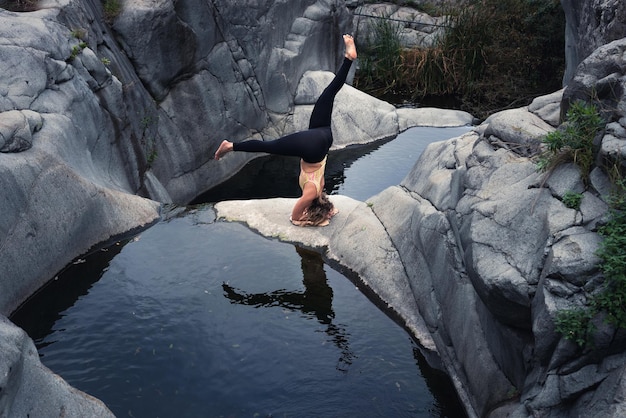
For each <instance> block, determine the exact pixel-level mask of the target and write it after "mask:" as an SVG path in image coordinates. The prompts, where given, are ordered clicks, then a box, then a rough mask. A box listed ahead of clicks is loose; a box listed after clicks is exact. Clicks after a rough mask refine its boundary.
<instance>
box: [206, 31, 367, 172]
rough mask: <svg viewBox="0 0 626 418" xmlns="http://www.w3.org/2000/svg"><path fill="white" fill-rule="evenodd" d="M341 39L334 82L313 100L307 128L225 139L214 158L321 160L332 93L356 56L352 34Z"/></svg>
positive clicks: (328, 143) (329, 137) (327, 139)
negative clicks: (252, 155)
mask: <svg viewBox="0 0 626 418" xmlns="http://www.w3.org/2000/svg"><path fill="white" fill-rule="evenodd" d="M343 39H344V43H345V45H346V52H345V59H344V61H343V63H342V65H341V68H340V69H339V71H338V72H337V74H336V75H335V78H334V79H333V81H332V82H331V83H330V84H329V85H328V86H327V87H326V89H324V91H323V92H322V94H321V95H320V97H319V98H318V100H317V102H316V103H315V106H314V107H313V112H312V114H311V119H310V121H309V130H307V131H302V132H296V133H294V134H290V135H287V136H284V137H282V138H278V139H276V140H273V141H259V140H248V141H243V142H236V143H232V142H230V141H227V140H224V141H222V143H221V144H220V146H219V148H218V149H217V151H216V152H215V159H216V160H219V159H220V158H221V157H222V156H223V155H224V154H226V153H228V152H231V151H246V152H266V153H269V154H278V155H287V156H295V157H300V158H302V159H303V160H304V161H306V162H309V163H316V162H319V161H322V160H323V159H324V156H326V154H327V153H328V149H329V148H330V146H331V145H332V142H333V137H332V133H331V130H330V122H331V116H332V111H333V103H334V101H335V96H336V95H337V93H338V92H339V90H341V87H343V85H344V83H345V82H346V78H347V76H348V72H349V71H350V67H351V65H352V61H354V60H355V59H356V57H357V53H356V47H355V46H354V39H353V38H352V36H350V35H344V36H343Z"/></svg>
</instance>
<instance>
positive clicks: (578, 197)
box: [563, 190, 583, 210]
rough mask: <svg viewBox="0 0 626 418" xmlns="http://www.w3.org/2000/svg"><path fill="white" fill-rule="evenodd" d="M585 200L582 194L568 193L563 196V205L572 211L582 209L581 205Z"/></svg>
mask: <svg viewBox="0 0 626 418" xmlns="http://www.w3.org/2000/svg"><path fill="white" fill-rule="evenodd" d="M582 200H583V195H582V193H576V192H572V191H571V190H570V191H567V192H565V194H564V195H563V204H564V205H565V206H566V207H568V208H570V209H576V210H579V209H580V203H581V202H582Z"/></svg>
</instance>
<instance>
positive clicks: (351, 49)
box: [343, 34, 356, 61]
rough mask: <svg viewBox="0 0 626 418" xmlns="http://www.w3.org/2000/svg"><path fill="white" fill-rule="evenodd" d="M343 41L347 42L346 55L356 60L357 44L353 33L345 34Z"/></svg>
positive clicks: (351, 59)
mask: <svg viewBox="0 0 626 418" xmlns="http://www.w3.org/2000/svg"><path fill="white" fill-rule="evenodd" d="M343 42H344V43H345V44H346V54H345V57H346V58H348V59H349V60H350V61H354V60H355V59H356V45H354V38H353V37H352V35H348V34H346V35H343Z"/></svg>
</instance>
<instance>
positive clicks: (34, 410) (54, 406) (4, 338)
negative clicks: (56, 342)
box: [0, 316, 114, 418]
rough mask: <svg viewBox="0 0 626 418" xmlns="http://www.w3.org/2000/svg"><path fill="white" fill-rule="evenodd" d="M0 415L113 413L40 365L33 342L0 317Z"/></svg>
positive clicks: (76, 416) (104, 415) (76, 417)
mask: <svg viewBox="0 0 626 418" xmlns="http://www.w3.org/2000/svg"><path fill="white" fill-rule="evenodd" d="M0 352H1V353H2V356H0V393H1V394H2V396H0V416H3V417H18V416H24V417H28V416H31V417H53V416H59V417H68V418H69V417H74V418H82V417H101V418H109V417H110V418H113V417H114V415H113V413H112V412H111V411H110V410H109V409H108V408H107V407H106V406H105V405H104V404H103V403H102V402H101V401H99V400H97V399H95V398H93V397H92V396H89V395H87V394H86V393H84V392H81V391H79V390H76V389H74V388H73V387H71V386H70V385H68V384H67V383H66V382H65V381H64V380H63V379H61V378H60V377H59V376H57V375H55V374H53V373H52V372H51V371H50V370H49V369H48V368H46V367H45V366H43V365H42V364H41V361H40V360H39V355H38V354H37V349H36V348H35V344H33V341H32V340H31V339H30V338H28V335H26V333H25V332H24V331H22V330H21V329H20V328H18V327H16V326H15V325H13V324H12V323H11V322H10V321H9V320H7V319H6V318H3V317H1V316H0Z"/></svg>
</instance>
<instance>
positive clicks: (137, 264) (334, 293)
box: [11, 128, 468, 418]
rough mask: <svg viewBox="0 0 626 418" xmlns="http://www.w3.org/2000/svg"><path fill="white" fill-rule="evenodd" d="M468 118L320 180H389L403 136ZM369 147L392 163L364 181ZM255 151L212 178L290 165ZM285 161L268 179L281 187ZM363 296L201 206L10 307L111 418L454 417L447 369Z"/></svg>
mask: <svg viewBox="0 0 626 418" xmlns="http://www.w3.org/2000/svg"><path fill="white" fill-rule="evenodd" d="M457 129H459V130H462V131H458V130H457ZM467 129H468V128H455V129H450V128H448V129H440V130H436V129H433V128H419V130H418V131H420V132H416V130H410V131H408V133H410V134H411V135H415V134H418V133H419V134H420V135H418V136H420V138H421V139H417V140H416V139H415V138H413V139H411V140H408V141H407V144H405V145H402V146H399V145H401V144H402V141H403V140H404V139H406V138H405V137H403V136H402V135H401V136H400V137H398V138H396V139H395V140H393V141H390V142H387V143H385V144H377V145H375V146H370V147H359V149H356V148H355V149H351V150H344V151H342V152H338V153H334V154H332V157H333V161H334V163H333V164H334V165H333V166H331V165H330V163H329V169H330V170H329V171H331V173H328V174H330V177H332V179H333V180H332V181H328V182H327V188H328V189H329V190H333V193H337V192H338V193H342V194H345V195H348V196H351V195H352V196H351V197H355V198H357V199H361V200H365V199H366V198H367V197H369V196H371V195H373V194H376V193H378V192H379V191H380V190H382V189H384V188H385V187H387V186H389V185H391V184H397V183H399V181H400V180H401V179H402V178H403V177H404V175H405V174H406V173H407V172H408V171H409V170H410V168H411V166H412V164H413V162H414V161H415V160H416V159H417V156H418V155H419V153H420V152H421V150H416V147H418V146H421V147H422V149H423V147H424V146H425V144H427V143H429V142H432V141H433V140H439V139H443V138H442V137H441V136H439V137H436V136H435V135H433V134H432V133H430V134H429V132H431V131H432V132H436V133H438V134H440V135H442V136H443V137H453V136H458V135H460V133H462V132H465V131H467ZM459 132H460V133H459ZM405 134H406V133H405ZM403 135H404V134H403ZM389 147H398V149H396V150H395V151H391V152H389V155H387V152H388V148H389ZM407 147H408V148H407ZM342 153H343V154H342ZM351 153H352V154H351ZM411 153H413V154H414V155H413V154H412V155H411V157H407V161H408V160H411V161H408V163H407V166H406V167H401V165H402V164H401V163H399V162H398V161H399V160H401V159H403V158H404V157H405V156H406V155H407V154H411ZM394 154H395V156H394ZM351 155H354V156H355V157H354V158H352V157H351ZM377 155H378V157H377ZM376 158H379V160H378V161H373V162H372V161H370V163H368V164H369V165H370V167H369V168H367V166H368V164H366V163H367V160H368V159H370V160H376ZM381 159H382V160H387V161H388V162H389V161H392V162H394V163H393V164H382V165H384V166H385V167H392V168H394V170H390V172H389V173H386V174H382V171H384V170H385V169H386V168H385V167H378V168H377V169H376V170H379V171H378V174H375V173H374V174H375V178H372V177H370V176H371V175H372V171H373V170H374V169H373V168H372V167H371V165H372V164H374V165H381ZM261 160H265V161H259V160H255V161H254V162H252V163H251V164H249V166H250V167H246V169H244V170H242V172H241V173H240V174H238V175H237V176H235V177H234V178H233V179H231V180H230V183H231V185H230V186H228V187H226V188H225V190H227V189H230V190H231V192H235V191H236V192H237V193H238V192H242V193H245V192H246V190H245V189H246V187H250V188H251V190H258V189H259V188H264V187H265V188H266V189H268V188H269V186H268V185H267V184H261V185H259V184H254V182H252V183H251V185H250V186H247V185H246V184H248V183H249V181H250V178H249V174H250V173H249V171H250V170H253V171H254V172H255V173H257V174H258V175H257V176H256V179H257V180H258V181H260V182H267V181H269V180H268V178H269V179H271V177H272V176H273V173H274V172H276V173H278V172H281V170H282V169H284V168H285V167H286V166H290V164H291V162H285V161H284V160H285V159H282V160H281V159H276V158H275V157H264V158H263V159H261ZM271 160H274V161H273V162H272V161H271ZM255 165H257V166H256V167H255ZM361 165H362V166H363V167H361V168H359V166H361ZM276 166H277V167H278V168H277V167H276ZM259 167H261V168H259ZM264 167H265V168H264ZM333 167H334V168H333ZM295 170H296V171H294V172H293V173H294V176H293V178H291V177H292V176H288V175H284V173H283V174H282V175H281V176H279V177H281V178H284V177H288V178H289V179H290V180H291V181H292V182H294V183H295V175H296V173H297V162H296V169H295ZM358 170H360V171H358ZM376 170H374V171H376ZM354 172H356V173H357V174H354ZM368 173H369V174H368ZM382 176H385V177H388V182H387V183H386V184H385V185H384V186H381V184H382V183H384V182H381V179H380V177H382ZM394 176H395V177H394ZM353 178H356V179H357V180H358V179H359V178H360V179H361V181H356V183H355V184H360V183H362V182H365V183H367V184H368V185H369V186H370V188H369V191H365V189H366V188H363V190H359V191H357V189H359V187H360V186H358V187H357V186H352V185H351V184H352V182H353V180H352V179H353ZM398 178H399V179H398ZM237 179H239V180H237ZM275 180H277V181H278V178H276V179H275ZM237 182H239V183H240V184H239V185H237ZM379 183H380V184H379ZM373 185H375V186H373ZM274 186H276V185H274ZM288 187H291V186H288ZM296 187H297V185H296ZM374 187H378V188H380V189H379V190H374ZM272 190H273V192H276V191H275V190H276V189H272ZM279 190H280V189H279ZM280 192H281V193H283V191H282V190H281V191H280ZM210 193H214V194H219V193H223V196H222V197H221V198H233V197H232V194H231V195H230V196H229V195H228V193H226V192H220V191H219V190H217V191H215V190H214V191H211V192H209V193H207V194H205V196H203V197H202V198H201V200H204V201H216V200H220V199H221V198H220V199H211V198H210ZM235 194H236V193H235ZM285 194H288V192H285V193H283V195H285ZM364 195H367V196H365V197H363V196H364ZM373 302H374V303H373ZM375 303H376V300H374V301H372V300H369V299H368V298H367V297H366V296H365V295H364V293H363V292H362V291H361V290H360V289H359V282H358V278H356V277H353V276H352V275H351V274H350V273H348V272H343V271H341V269H340V268H337V267H336V266H335V268H332V267H331V266H329V265H328V264H327V263H325V261H324V260H323V258H322V257H321V256H320V255H319V254H317V253H315V252H312V251H309V250H306V249H303V248H299V247H297V246H294V245H291V244H286V243H281V242H278V241H275V240H270V239H266V238H263V237H261V236H259V235H257V234H255V233H253V232H252V231H250V230H248V229H247V228H246V227H244V226H243V225H240V224H236V223H225V222H216V221H215V214H214V212H213V209H212V206H211V205H210V204H203V205H195V206H190V207H189V208H184V209H181V208H178V209H174V210H173V211H172V212H170V213H169V216H167V217H166V219H164V220H163V221H161V222H159V223H157V224H156V225H154V226H152V227H151V228H149V229H147V230H145V231H143V232H142V233H140V234H139V235H137V236H135V237H133V238H132V239H129V240H127V241H124V242H119V243H116V244H115V245H113V246H111V247H108V248H105V249H102V250H100V251H97V252H95V253H94V254H92V255H90V256H88V257H86V258H85V259H81V260H78V261H77V262H75V263H74V264H72V265H71V266H70V267H69V268H68V269H67V270H66V271H65V272H64V273H63V274H61V275H59V276H58V277H57V278H56V279H55V280H53V281H52V282H51V283H50V285H48V286H47V287H46V288H45V289H44V290H43V291H42V292H39V293H38V294H37V295H36V296H35V297H33V298H32V300H31V301H30V302H29V303H27V304H26V305H25V306H23V307H22V308H21V309H20V310H19V311H17V312H16V313H15V314H14V315H13V316H12V317H11V319H12V320H13V321H14V322H15V323H17V324H18V325H19V326H21V327H22V328H24V329H25V330H26V331H27V332H28V333H29V335H30V336H31V337H32V338H33V339H34V340H35V343H36V345H37V347H38V350H39V353H40V356H41V360H42V362H43V363H44V364H45V365H46V366H48V367H49V368H50V369H52V370H53V371H54V372H56V373H58V374H60V375H61V376H62V377H63V378H64V379H65V380H67V381H68V382H69V383H70V384H71V385H73V386H75V387H77V388H79V389H81V390H83V391H85V392H87V393H89V394H91V395H93V396H96V397H97V398H99V399H101V400H103V401H104V402H105V403H106V404H107V406H108V407H109V408H110V409H111V410H112V411H113V412H114V413H115V414H116V416H118V417H137V418H139V417H455V418H456V417H463V416H464V412H463V410H462V407H461V406H460V405H459V402H458V400H457V398H456V396H455V394H454V390H453V388H452V386H451V384H450V382H449V380H448V379H447V377H446V376H445V375H443V374H442V373H441V372H438V371H436V370H433V369H432V368H430V367H429V366H428V365H427V364H426V362H425V361H424V359H423V357H422V356H421V354H420V352H419V347H418V346H417V345H416V344H415V342H414V341H413V340H412V338H411V337H410V336H409V334H408V333H407V332H406V331H405V330H404V329H403V328H402V327H400V326H399V325H398V324H397V323H396V322H394V321H393V320H392V319H391V318H390V317H389V316H388V315H386V314H385V313H384V312H383V311H382V310H380V309H378V308H377V306H376V304H375Z"/></svg>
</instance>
